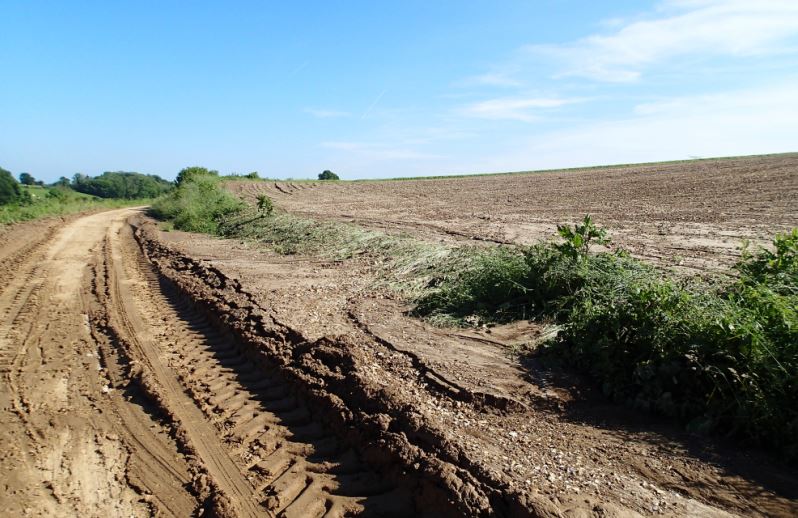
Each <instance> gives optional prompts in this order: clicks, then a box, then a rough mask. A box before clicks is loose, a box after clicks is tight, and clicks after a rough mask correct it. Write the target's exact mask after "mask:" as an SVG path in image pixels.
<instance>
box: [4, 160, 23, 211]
mask: <svg viewBox="0 0 798 518" xmlns="http://www.w3.org/2000/svg"><path fill="white" fill-rule="evenodd" d="M21 196H22V189H21V188H20V187H19V184H18V183H17V180H16V179H15V178H14V175H12V174H11V173H10V172H9V171H6V170H5V169H3V168H2V167H0V205H7V204H9V203H15V202H18V201H19V200H20V197H21Z"/></svg>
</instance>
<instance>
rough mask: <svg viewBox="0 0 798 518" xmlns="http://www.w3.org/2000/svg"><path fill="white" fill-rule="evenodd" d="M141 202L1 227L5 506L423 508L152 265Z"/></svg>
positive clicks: (151, 510) (67, 512) (1, 483)
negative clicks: (139, 222) (144, 247)
mask: <svg viewBox="0 0 798 518" xmlns="http://www.w3.org/2000/svg"><path fill="white" fill-rule="evenodd" d="M136 212H137V210H136V209H121V210H115V211H109V212H104V213H99V214H94V215H89V216H83V217H75V218H71V219H69V220H66V221H63V220H52V221H48V222H37V223H35V224H30V225H29V226H24V225H23V226H18V227H15V228H13V229H11V230H10V231H9V230H8V229H3V230H4V232H3V233H2V234H0V244H3V247H2V249H0V274H2V275H0V377H2V384H1V385H0V444H2V451H0V488H1V489H0V515H2V516H78V515H84V516H156V515H157V516H196V515H199V514H207V513H206V512H209V514H211V515H215V516H223V517H232V516H235V517H254V516H277V515H279V516H289V517H290V516H302V517H305V516H330V517H335V516H351V515H354V514H361V513H364V512H365V513H367V514H376V515H380V516H390V515H393V516H400V515H402V516H404V515H407V514H409V513H412V512H413V503H412V502H413V500H412V495H411V493H410V491H409V489H408V486H407V485H406V484H403V483H398V482H396V481H392V482H388V481H386V480H382V479H381V478H380V477H378V476H376V475H375V473H374V472H372V471H370V469H369V468H368V466H367V465H366V463H365V462H364V461H363V459H362V458H361V457H360V456H359V454H358V453H357V452H356V451H355V450H353V449H352V448H351V447H350V446H349V445H348V444H347V443H346V442H345V441H342V440H340V439H339V437H338V436H336V435H335V434H334V433H332V432H331V431H330V430H328V429H327V428H326V426H325V424H323V423H322V422H321V421H320V420H319V419H318V418H317V417H316V416H314V415H313V413H312V412H311V411H310V410H309V408H308V407H307V406H306V405H305V404H304V402H303V400H302V397H301V396H299V395H298V394H297V393H296V392H295V389H294V387H293V385H291V384H290V383H288V382H286V381H285V380H284V379H283V378H282V377H281V375H280V374H279V373H277V372H270V371H269V369H268V368H267V367H266V366H264V365H261V364H260V363H259V361H258V360H257V359H256V358H251V357H249V356H248V355H247V353H246V351H244V350H243V349H242V348H240V347H239V345H238V344H237V343H236V341H235V340H233V339H232V338H231V336H229V335H228V334H227V333H226V332H225V331H224V330H223V329H221V328H220V327H219V326H217V325H215V324H214V323H213V322H210V321H209V320H208V318H207V316H205V314H204V313H202V312H200V311H198V310H197V309H196V308H194V306H193V302H192V301H190V300H185V299H181V298H180V297H179V295H178V294H177V292H175V291H174V289H171V290H170V286H169V285H168V284H166V283H164V281H163V280H162V279H160V278H159V277H158V276H156V274H155V273H154V271H153V269H152V267H151V265H150V264H149V262H148V261H147V259H146V258H145V257H144V255H143V254H142V252H141V249H140V248H139V246H138V244H137V242H136V241H135V239H134V236H133V233H132V230H131V227H130V226H129V225H128V224H127V223H126V220H127V219H128V218H129V217H130V216H131V215H133V214H135V213H136ZM6 245H8V246H6Z"/></svg>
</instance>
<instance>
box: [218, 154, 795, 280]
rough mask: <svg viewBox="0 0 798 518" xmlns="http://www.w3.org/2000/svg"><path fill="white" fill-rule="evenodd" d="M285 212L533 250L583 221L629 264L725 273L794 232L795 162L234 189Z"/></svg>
mask: <svg viewBox="0 0 798 518" xmlns="http://www.w3.org/2000/svg"><path fill="white" fill-rule="evenodd" d="M228 188H229V189H231V190H233V191H234V192H237V193H240V194H242V195H244V196H245V197H249V198H251V199H254V197H255V196H256V195H257V194H258V193H266V194H268V195H269V196H270V197H272V198H273V199H274V200H275V201H276V202H277V204H278V205H279V206H280V207H282V208H284V209H286V210H288V211H290V212H293V213H297V214H305V215H308V216H312V217H314V218H316V217H318V218H326V219H330V218H332V219H336V220H341V221H351V222H355V223H357V224H359V225H365V226H369V227H375V228H381V229H387V230H396V231H407V232H411V233H413V234H415V235H417V236H427V237H429V238H433V239H437V238H444V239H475V240H487V241H495V242H500V243H505V242H507V243H523V244H531V243H534V242H536V241H538V240H540V239H543V238H547V237H551V236H552V235H554V233H555V231H556V226H557V224H562V223H569V222H574V221H576V220H579V219H581V218H582V216H583V215H585V214H591V215H593V217H594V220H595V221H596V223H597V224H598V225H600V226H603V227H606V228H607V229H608V230H609V231H610V235H611V237H612V239H613V242H614V243H615V244H617V245H619V246H623V247H624V248H627V249H628V250H629V251H631V252H632V253H633V255H636V256H638V257H641V258H644V259H648V260H651V261H654V262H657V263H659V264H663V265H665V266H675V267H681V268H683V269H685V270H686V271H688V272H690V271H695V270H696V269H697V270H713V271H714V270H722V269H723V268H722V267H724V266H728V265H729V264H731V263H733V262H734V261H735V259H736V258H737V257H738V255H739V247H740V245H741V242H742V241H743V240H750V241H752V242H765V241H768V240H769V239H770V238H771V237H772V236H773V234H774V233H776V232H779V231H784V230H788V229H791V228H794V227H798V154H782V155H771V156H757V157H744V158H732V159H710V160H695V161H688V162H679V163H663V164H649V165H639V166H638V165H633V166H618V167H602V168H588V169H571V170H562V171H550V172H535V173H518V174H507V175H491V176H472V177H457V178H449V179H447V178H442V179H434V180H424V179H419V180H401V181H363V182H328V183H326V182H255V183H247V182H231V183H230V184H228Z"/></svg>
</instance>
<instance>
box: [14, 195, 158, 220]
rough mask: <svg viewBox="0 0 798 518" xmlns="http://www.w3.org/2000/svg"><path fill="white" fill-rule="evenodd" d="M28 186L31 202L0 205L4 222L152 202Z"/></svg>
mask: <svg viewBox="0 0 798 518" xmlns="http://www.w3.org/2000/svg"><path fill="white" fill-rule="evenodd" d="M24 189H26V190H28V192H29V193H30V201H29V202H26V203H22V204H16V203H14V204H9V205H0V225H8V224H11V223H19V222H21V221H29V220H32V219H38V218H46V217H51V216H63V215H66V214H74V213H76V212H83V211H87V210H96V209H113V208H119V207H130V206H136V205H148V204H149V203H150V202H151V201H152V200H149V199H142V200H122V199H103V198H97V197H95V196H89V195H86V194H81V193H77V192H75V191H72V190H71V189H59V188H51V189H46V188H43V187H27V186H26V187H24Z"/></svg>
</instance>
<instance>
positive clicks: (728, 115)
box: [483, 78, 798, 170]
mask: <svg viewBox="0 0 798 518" xmlns="http://www.w3.org/2000/svg"><path fill="white" fill-rule="evenodd" d="M796 91H798V78H796V79H794V80H791V81H786V82H781V83H779V84H775V85H768V86H761V87H754V88H746V89H740V90H730V91H726V92H719V93H715V94H706V95H694V96H683V97H678V98H673V99H668V100H663V101H661V102H655V103H646V104H641V105H638V106H637V109H636V110H635V113H634V114H632V115H630V116H626V117H618V118H616V119H614V120H598V121H594V122H589V123H584V124H580V125H576V126H573V127H567V128H564V129H561V130H556V131H548V132H544V133H540V134H535V135H530V136H528V137H527V138H526V141H525V142H522V143H517V144H515V145H514V149H505V150H504V151H503V152H501V153H496V157H495V159H494V160H492V161H490V162H488V163H487V164H485V165H483V167H485V168H486V169H490V170H515V169H523V168H525V167H526V168H529V167H535V168H545V167H569V166H582V165H590V164H612V163H625V162H642V161H651V160H666V159H686V158H689V157H690V156H705V157H710V156H724V155H725V156H729V155H745V154H757V153H772V152H779V151H785V150H791V149H795V143H794V140H795V139H794V135H795V128H796V123H795V121H796V120H798V96H796V95H795V92H796Z"/></svg>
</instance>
